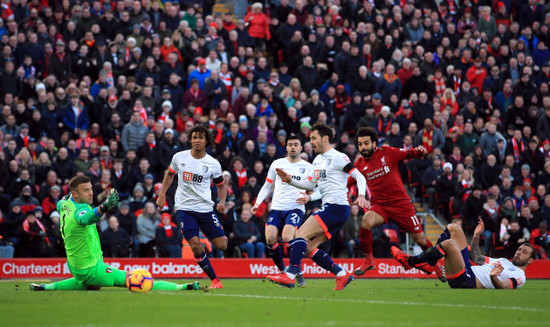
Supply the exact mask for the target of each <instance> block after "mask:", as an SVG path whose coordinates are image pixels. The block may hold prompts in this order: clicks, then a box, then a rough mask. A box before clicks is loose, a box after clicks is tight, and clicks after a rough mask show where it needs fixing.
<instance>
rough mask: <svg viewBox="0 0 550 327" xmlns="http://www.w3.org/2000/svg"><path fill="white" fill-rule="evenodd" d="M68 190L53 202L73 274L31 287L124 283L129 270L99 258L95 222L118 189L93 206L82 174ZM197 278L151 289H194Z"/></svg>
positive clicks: (70, 287)
mask: <svg viewBox="0 0 550 327" xmlns="http://www.w3.org/2000/svg"><path fill="white" fill-rule="evenodd" d="M69 189H70V191H71V192H70V193H69V195H68V196H65V197H64V198H63V199H62V200H61V201H59V202H58V203H57V210H58V211H59V213H60V214H61V217H60V218H61V222H60V223H61V227H60V228H61V236H62V237H63V241H64V242H65V251H66V252H67V266H68V267H69V270H70V272H71V274H72V275H73V276H74V277H73V278H69V279H66V280H62V281H59V282H57V283H52V284H41V285H38V284H34V283H33V284H30V289H31V291H74V290H97V289H99V288H101V287H102V286H117V287H127V286H128V284H127V281H128V275H129V273H127V272H125V271H122V270H119V269H116V268H113V267H111V266H109V265H107V264H105V263H104V262H103V253H102V252H101V245H100V243H99V235H98V233H97V228H96V225H95V224H96V223H97V222H98V221H99V220H100V219H101V216H103V214H104V213H105V212H107V210H109V209H111V208H114V207H116V206H117V205H118V192H117V191H116V190H114V189H113V190H112V191H111V194H110V195H109V197H108V198H107V200H105V202H104V203H103V204H102V205H100V206H99V207H96V208H93V209H92V207H91V204H92V203H93V196H94V192H93V190H92V183H90V179H89V178H88V177H86V176H76V177H74V178H73V179H71V181H70V182H69ZM199 288H200V285H199V282H194V283H190V284H183V285H178V284H176V283H170V282H164V281H155V282H154V283H153V290H161V291H177V290H198V289H199Z"/></svg>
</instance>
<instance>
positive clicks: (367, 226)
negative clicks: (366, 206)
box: [361, 218, 372, 229]
mask: <svg viewBox="0 0 550 327" xmlns="http://www.w3.org/2000/svg"><path fill="white" fill-rule="evenodd" d="M361 228H364V229H372V224H371V222H370V219H366V218H364V219H363V220H362V221H361Z"/></svg>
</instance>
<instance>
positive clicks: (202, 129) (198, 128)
mask: <svg viewBox="0 0 550 327" xmlns="http://www.w3.org/2000/svg"><path fill="white" fill-rule="evenodd" d="M193 133H199V134H202V135H204V137H205V138H206V147H207V148H208V147H210V148H211V149H212V150H214V149H215V148H216V143H215V142H214V136H212V133H210V129H208V127H206V126H205V125H203V124H198V125H195V127H193V128H191V129H190V130H189V131H188V132H187V138H188V139H189V141H191V139H192V136H193Z"/></svg>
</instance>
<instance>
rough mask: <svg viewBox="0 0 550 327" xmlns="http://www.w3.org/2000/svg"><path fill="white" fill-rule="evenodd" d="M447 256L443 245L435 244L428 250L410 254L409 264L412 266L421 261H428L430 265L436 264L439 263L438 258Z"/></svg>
mask: <svg viewBox="0 0 550 327" xmlns="http://www.w3.org/2000/svg"><path fill="white" fill-rule="evenodd" d="M444 256H445V250H443V248H442V247H441V245H436V246H433V247H431V248H429V249H427V250H426V251H424V252H422V253H420V254H419V255H415V256H410V257H409V260H408V264H409V265H410V266H415V265H417V264H419V263H424V262H427V263H428V264H429V265H431V266H434V265H435V264H436V263H437V260H439V259H441V258H443V257H444Z"/></svg>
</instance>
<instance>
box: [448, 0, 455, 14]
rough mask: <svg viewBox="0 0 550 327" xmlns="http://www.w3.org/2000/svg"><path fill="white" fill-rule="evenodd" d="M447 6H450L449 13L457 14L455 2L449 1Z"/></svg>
mask: <svg viewBox="0 0 550 327" xmlns="http://www.w3.org/2000/svg"><path fill="white" fill-rule="evenodd" d="M447 4H448V5H449V12H450V13H451V15H454V14H456V8H455V2H454V0H447Z"/></svg>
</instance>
